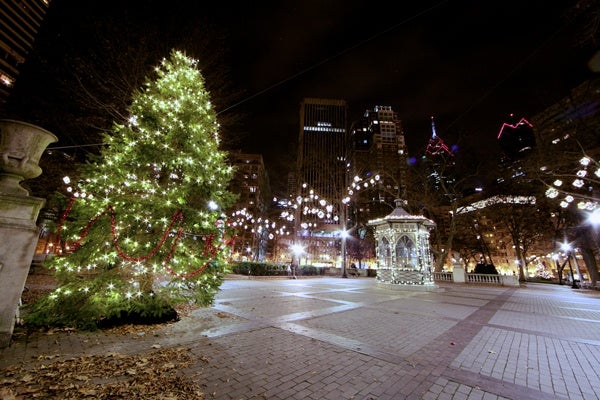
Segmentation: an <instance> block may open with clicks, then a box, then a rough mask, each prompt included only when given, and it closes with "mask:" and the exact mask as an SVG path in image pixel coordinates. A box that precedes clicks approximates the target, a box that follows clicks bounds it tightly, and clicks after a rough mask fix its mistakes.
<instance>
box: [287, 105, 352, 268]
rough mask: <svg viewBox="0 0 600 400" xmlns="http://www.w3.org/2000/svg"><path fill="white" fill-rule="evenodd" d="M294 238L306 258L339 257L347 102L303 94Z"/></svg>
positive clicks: (318, 261) (315, 260)
mask: <svg viewBox="0 0 600 400" xmlns="http://www.w3.org/2000/svg"><path fill="white" fill-rule="evenodd" d="M298 143H299V147H298V160H297V168H296V171H297V172H296V177H297V182H298V183H297V185H296V190H297V192H296V194H295V200H296V203H297V206H296V207H297V208H296V216H295V227H294V228H295V237H296V238H297V239H298V240H301V241H302V245H303V246H304V249H305V250H304V251H305V258H306V259H305V262H307V263H311V264H315V265H318V264H323V265H333V264H334V263H335V262H336V259H337V257H338V256H339V244H338V243H337V242H339V231H340V229H341V228H342V221H343V220H344V218H343V216H342V212H343V211H344V210H343V209H342V202H341V201H342V198H343V196H344V193H345V188H346V186H347V183H346V169H347V166H348V131H347V104H346V101H345V100H337V99H317V98H305V99H304V100H303V101H302V103H301V105H300V131H299V142H298Z"/></svg>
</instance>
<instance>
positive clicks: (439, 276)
mask: <svg viewBox="0 0 600 400" xmlns="http://www.w3.org/2000/svg"><path fill="white" fill-rule="evenodd" d="M433 280H434V281H440V282H453V281H454V278H453V277H452V272H434V273H433Z"/></svg>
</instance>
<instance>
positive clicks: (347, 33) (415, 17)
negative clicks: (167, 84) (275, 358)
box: [55, 0, 595, 183]
mask: <svg viewBox="0 0 600 400" xmlns="http://www.w3.org/2000/svg"><path fill="white" fill-rule="evenodd" d="M55 1H57V2H59V1H63V2H65V0H55ZM66 3H68V1H66ZM576 3H577V2H576V1H560V0H555V1H547V0H531V1H525V0H501V1H499V0H490V1H480V0H479V1H477V0H472V1H469V0H456V1H453V0H446V1H425V0H422V1H387V0H381V1H358V0H329V1H328V0H320V1H318V0H288V1H216V2H210V3H208V2H204V1H192V0H189V1H182V0H171V1H151V0H147V1H142V2H140V1H128V0H123V1H121V2H115V4H114V7H111V8H107V9H105V10H104V12H105V13H106V14H108V15H110V14H111V13H115V16H119V17H121V16H123V15H127V16H128V17H129V18H132V19H139V18H148V16H149V15H150V16H153V18H151V21H152V22H149V23H158V24H161V23H164V24H165V25H168V26H165V29H178V24H177V23H173V21H177V20H178V18H181V19H182V20H191V21H194V20H198V23H202V22H201V21H207V20H208V21H211V22H212V23H214V24H216V25H217V26H219V29H221V30H222V32H223V33H224V34H225V38H226V39H225V41H224V46H225V48H226V49H225V50H226V53H227V57H226V62H227V63H228V65H227V68H228V69H230V73H231V75H230V76H231V82H230V83H231V85H232V86H233V87H234V88H235V90H238V91H240V93H243V94H241V95H240V96H238V97H237V98H236V99H234V100H232V101H231V104H229V105H226V106H223V107H222V108H221V109H219V110H217V111H218V112H219V113H220V115H225V114H227V113H239V114H244V115H245V119H244V123H243V128H242V131H244V132H245V134H246V137H245V138H244V139H243V142H242V143H243V147H244V149H243V150H245V151H247V152H256V153H262V154H263V156H264V157H265V161H266V163H267V168H268V169H269V174H270V175H271V178H272V180H279V179H280V178H282V177H284V173H285V172H286V163H289V162H290V161H293V160H295V151H296V148H295V144H296V142H297V136H298V121H299V117H298V115H299V104H300V101H301V100H302V98H303V97H324V98H336V99H345V100H347V101H348V103H349V107H350V115H349V116H350V119H351V120H352V119H356V118H358V117H359V116H360V115H361V114H362V112H363V111H364V110H365V109H366V108H370V107H373V106H374V105H389V106H392V108H393V109H394V110H395V111H396V112H397V113H398V114H399V117H400V119H401V120H402V121H403V124H404V132H405V136H406V139H407V142H408V145H409V150H410V151H411V152H413V153H415V152H418V151H420V150H421V148H420V147H421V146H423V145H424V143H425V142H426V140H427V139H428V137H429V135H430V117H431V116H432V115H433V116H435V118H436V124H437V128H438V134H439V135H440V136H441V137H443V138H445V139H446V141H447V142H450V143H451V142H452V141H454V140H456V138H457V137H458V136H459V135H460V136H461V137H463V140H464V138H467V140H473V141H477V142H480V143H481V145H482V147H487V146H490V145H491V144H493V143H494V140H493V139H494V138H495V135H496V133H497V131H498V129H499V127H500V126H501V124H502V122H503V120H504V118H505V117H506V116H507V115H508V114H509V113H515V114H518V115H522V116H525V117H528V116H531V115H533V114H535V113H536V112H538V111H540V110H542V109H543V108H545V107H546V106H548V105H550V104H552V103H553V102H554V101H556V100H558V99H560V98H562V97H564V96H565V95H566V94H567V93H568V91H569V90H570V89H571V88H573V87H574V86H576V85H577V84H579V83H581V82H582V81H583V80H585V79H586V78H588V77H590V76H592V73H591V72H590V71H589V69H588V68H587V65H586V63H587V61H588V60H589V59H590V57H591V56H592V54H593V53H594V50H595V49H592V48H591V46H590V45H589V44H588V45H587V47H585V46H584V47H581V46H578V42H580V39H579V38H578V36H577V34H579V33H580V32H581V26H580V20H574V19H572V18H568V15H569V10H571V9H572V7H573V6H574V5H575V4H576ZM82 4H90V6H89V7H90V9H92V8H93V7H92V4H96V7H102V6H101V5H102V4H110V2H106V1H103V2H99V1H95V0H90V1H89V2H88V1H86V2H83V3H79V5H80V7H79V8H78V10H79V11H77V12H86V10H85V6H81V5H82ZM140 7H142V8H141V9H140ZM162 16H165V18H164V19H162ZM167 16H168V17H169V18H167ZM70 18H71V20H74V19H73V18H77V16H76V15H71V16H70ZM149 21H150V19H149ZM574 21H575V22H574ZM61 23H68V22H64V21H63V22H61ZM123 40H126V39H125V38H124V39H123ZM156 40H160V38H156ZM274 183H275V182H274Z"/></svg>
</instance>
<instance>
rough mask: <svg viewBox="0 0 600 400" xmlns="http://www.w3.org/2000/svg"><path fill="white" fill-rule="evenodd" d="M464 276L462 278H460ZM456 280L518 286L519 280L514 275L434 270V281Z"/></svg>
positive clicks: (458, 281)
mask: <svg viewBox="0 0 600 400" xmlns="http://www.w3.org/2000/svg"><path fill="white" fill-rule="evenodd" d="M461 277H464V278H461ZM455 279H456V282H457V283H473V284H484V285H498V286H519V281H518V279H517V277H516V276H512V275H492V274H465V273H464V272H463V273H462V275H458V278H456V277H455V276H454V273H452V272H434V273H433V280H434V282H455Z"/></svg>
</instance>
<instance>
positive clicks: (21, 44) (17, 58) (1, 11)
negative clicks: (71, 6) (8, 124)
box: [0, 0, 50, 104]
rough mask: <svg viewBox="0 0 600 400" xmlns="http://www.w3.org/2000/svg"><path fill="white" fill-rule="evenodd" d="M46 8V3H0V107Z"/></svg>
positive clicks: (23, 0)
mask: <svg viewBox="0 0 600 400" xmlns="http://www.w3.org/2000/svg"><path fill="white" fill-rule="evenodd" d="M49 6H50V0H6V1H2V2H0V25H1V26H2V29H0V104H4V103H5V102H6V100H7V99H8V96H9V94H10V90H11V88H12V86H13V85H14V84H15V81H16V80H17V77H18V75H19V70H20V67H21V65H22V64H23V63H24V62H25V60H26V58H27V55H28V54H29V51H30V50H31V48H32V47H33V42H34V41H35V37H36V34H37V32H38V30H39V29H40V25H41V24H42V21H43V19H44V16H45V15H46V11H47V10H48V7H49Z"/></svg>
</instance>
